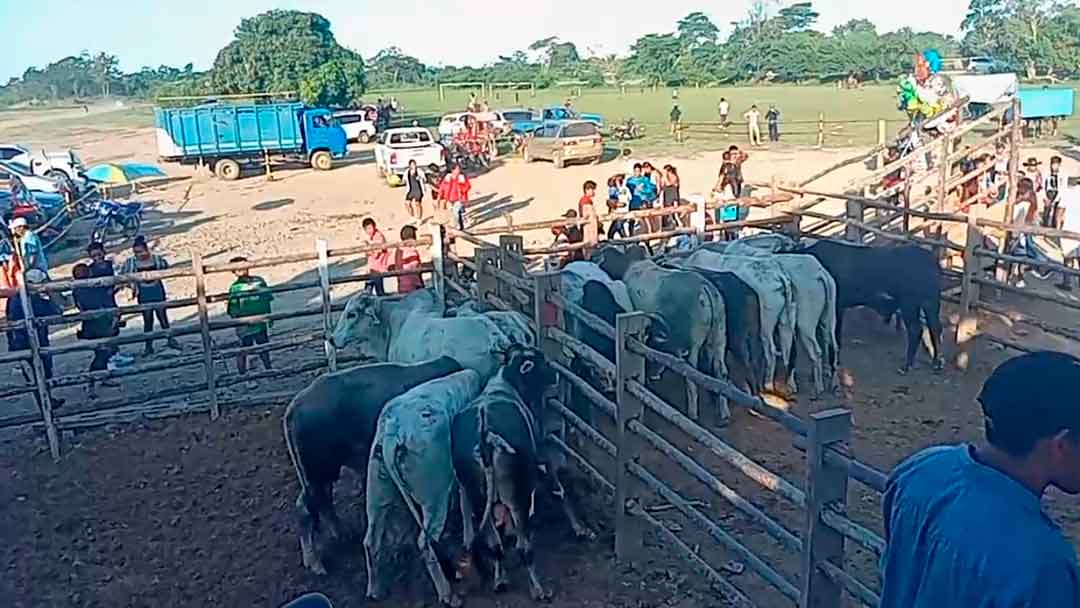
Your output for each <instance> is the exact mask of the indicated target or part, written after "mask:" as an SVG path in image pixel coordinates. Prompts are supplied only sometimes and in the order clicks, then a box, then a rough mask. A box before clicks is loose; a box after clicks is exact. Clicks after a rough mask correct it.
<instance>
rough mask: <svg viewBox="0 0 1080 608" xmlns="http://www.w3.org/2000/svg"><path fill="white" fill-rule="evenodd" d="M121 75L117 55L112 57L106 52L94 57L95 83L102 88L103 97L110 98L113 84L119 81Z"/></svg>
mask: <svg viewBox="0 0 1080 608" xmlns="http://www.w3.org/2000/svg"><path fill="white" fill-rule="evenodd" d="M121 76H122V74H121V73H120V60H119V59H117V58H116V55H110V54H108V53H106V52H104V51H102V52H100V53H98V54H97V55H94V59H93V78H94V82H96V83H97V84H98V86H100V87H101V96H102V97H108V96H109V92H110V90H111V87H112V84H113V82H115V81H116V80H118V79H119V78H120V77H121Z"/></svg>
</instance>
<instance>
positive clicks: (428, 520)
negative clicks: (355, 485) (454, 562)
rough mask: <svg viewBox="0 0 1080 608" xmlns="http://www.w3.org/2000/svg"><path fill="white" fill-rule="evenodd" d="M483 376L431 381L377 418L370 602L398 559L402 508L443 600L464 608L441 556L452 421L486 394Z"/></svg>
mask: <svg viewBox="0 0 1080 608" xmlns="http://www.w3.org/2000/svg"><path fill="white" fill-rule="evenodd" d="M480 389H481V379H480V375H479V374H478V373H477V372H476V371H474V370H471V369H467V370H464V371H460V372H457V373H455V374H452V375H449V376H446V377H444V378H439V379H437V380H432V381H431V382H428V383H426V384H421V385H420V386H418V387H416V388H414V389H412V390H410V391H409V392H407V393H405V394H404V395H401V396H400V397H397V398H395V399H393V400H392V401H390V403H388V404H386V408H385V409H384V410H383V412H382V414H381V415H380V416H379V424H378V430H377V431H376V433H375V441H374V443H373V444H372V446H371V458H370V459H369V460H368V475H367V519H368V528H367V533H366V534H365V535H364V552H365V554H366V556H367V571H368V589H367V596H368V598H370V599H382V598H384V597H385V596H386V588H387V586H386V579H387V575H388V572H387V567H386V566H387V565H388V562H389V559H390V558H391V557H393V555H394V553H395V552H394V550H393V549H394V548H395V547H394V546H393V545H394V543H393V541H392V538H391V534H390V530H391V528H392V526H391V521H390V518H391V514H392V513H393V512H394V510H395V507H396V506H398V505H400V504H401V503H402V502H404V503H405V506H406V507H407V508H408V510H409V512H410V513H411V514H412V516H413V518H414V519H415V520H416V523H417V525H418V526H419V527H420V534H419V537H418V538H417V546H418V547H419V549H420V556H421V559H423V561H424V565H425V566H426V568H427V571H428V574H429V575H430V576H431V580H432V582H433V583H434V584H435V590H436V592H437V593H438V596H439V601H440V602H442V603H443V604H446V605H449V606H460V605H461V598H460V597H458V596H457V595H456V594H455V593H454V592H453V590H452V589H451V587H450V581H449V580H447V578H446V574H445V573H444V571H443V569H442V566H441V562H443V561H444V560H445V558H446V557H447V556H446V555H445V554H440V552H439V551H438V547H439V545H438V543H439V540H440V538H441V537H442V534H443V531H444V530H445V528H446V521H447V517H448V515H449V510H450V499H451V496H452V493H453V491H454V487H455V480H454V469H453V465H452V463H451V458H452V457H451V451H450V423H451V421H452V420H453V418H454V416H455V415H457V413H458V412H460V411H462V410H464V409H465V408H466V407H468V405H469V404H470V403H471V402H472V401H473V400H474V399H475V398H476V397H477V395H479V394H480Z"/></svg>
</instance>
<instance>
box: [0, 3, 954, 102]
mask: <svg viewBox="0 0 1080 608" xmlns="http://www.w3.org/2000/svg"><path fill="white" fill-rule="evenodd" d="M784 4H787V3H784ZM749 5H750V0H732V1H729V2H709V3H706V2H702V1H701V0H696V1H691V0H664V1H663V2H625V0H592V1H591V2H581V1H579V0H547V1H546V2H537V1H535V0H534V1H531V2H511V1H510V0H466V1H464V2H461V1H453V2H452V1H450V0H384V1H381V2H380V1H376V2H372V1H370V0H310V1H308V2H301V1H295V0H293V1H290V0H279V1H277V2H265V1H261V2H257V1H254V0H214V1H207V0H188V1H181V2H162V1H160V0H124V1H121V0H42V1H40V2H37V1H28V0H0V40H3V41H4V43H5V44H4V52H3V53H2V54H0V83H3V82H7V79H8V78H9V77H11V76H15V75H19V74H22V73H23V71H24V70H26V68H28V67H30V66H32V65H33V66H41V65H44V64H46V63H49V62H51V61H55V60H57V59H60V58H63V57H65V56H67V55H72V54H77V53H79V52H80V51H81V50H83V49H86V50H89V51H91V52H95V51H100V50H104V51H107V52H110V53H114V54H116V55H118V56H119V58H120V62H121V68H122V69H123V70H125V71H130V70H136V69H138V68H139V67H141V66H143V65H151V66H157V65H160V64H168V65H175V66H181V65H184V64H186V63H188V62H191V63H194V64H195V67H196V68H197V69H206V68H208V67H210V65H211V64H212V63H213V61H214V56H215V55H216V53H217V51H218V49H220V48H221V47H222V46H224V45H225V44H227V43H228V42H229V40H231V39H232V32H233V29H234V28H235V27H236V25H237V24H239V23H240V19H241V18H243V17H246V16H251V15H255V14H257V13H260V12H263V11H266V10H269V9H271V8H293V9H301V10H307V11H315V12H318V13H321V14H322V15H323V16H325V17H326V18H328V19H329V20H330V22H331V24H332V26H333V31H334V34H335V35H336V36H337V39H338V41H339V42H341V43H342V44H344V45H345V46H348V47H350V48H353V49H355V50H357V51H360V52H361V53H363V54H364V55H365V56H369V55H371V54H373V53H374V52H375V51H377V50H379V49H380V48H384V47H386V46H391V45H395V46H398V47H401V48H402V49H403V50H404V51H405V52H407V53H409V54H412V55H415V56H417V57H419V58H420V59H422V60H424V61H426V62H429V63H438V64H454V65H462V64H477V65H478V64H483V63H486V62H489V61H492V60H494V59H495V57H496V56H497V55H499V54H509V53H511V52H513V51H514V50H516V49H521V48H524V47H526V46H528V45H529V43H531V42H532V41H534V40H537V39H539V38H544V37H547V36H559V37H560V38H561V39H563V40H567V41H570V42H573V43H575V44H577V45H578V48H579V49H580V50H581V52H582V53H586V52H587V50H588V49H593V50H594V51H596V52H603V53H609V52H619V53H622V52H625V51H626V49H627V48H628V47H629V45H630V44H631V43H632V42H633V41H634V40H635V39H637V38H638V37H639V36H641V35H643V34H646V33H651V32H663V31H671V30H672V29H674V25H675V22H676V21H677V20H678V19H679V18H680V17H682V16H684V15H686V14H687V13H689V12H691V11H694V10H703V9H705V12H706V14H708V15H709V16H710V17H712V19H713V21H714V22H715V23H716V24H717V25H719V26H720V27H721V29H722V30H723V31H724V32H725V33H726V32H727V31H729V30H730V26H729V23H730V22H732V21H735V20H738V19H741V18H742V17H743V16H744V15H745V14H746V10H747V7H748V6H749ZM777 5H779V3H777ZM511 6H512V7H514V8H513V9H511V8H510V7H511ZM631 6H634V7H637V6H647V7H649V8H648V12H647V13H644V14H642V13H640V12H638V11H637V9H636V8H635V9H633V10H634V11H635V12H637V13H638V14H636V15H630V14H628V13H629V12H630V10H631V9H630V8H629V7H631ZM814 6H815V8H816V9H817V11H818V12H819V13H821V19H820V23H819V26H818V27H819V28H820V29H823V30H827V29H830V28H832V26H834V25H836V24H838V23H843V22H845V21H847V20H848V19H850V18H853V17H867V18H869V19H870V20H871V21H873V22H874V23H875V24H877V26H878V28H879V29H880V30H883V31H884V30H892V29H897V28H900V27H904V26H909V27H911V28H913V29H916V30H934V31H940V32H944V33H956V32H957V30H958V29H959V26H960V21H961V20H962V19H963V16H964V13H965V12H966V9H967V0H881V1H875V2H853V1H852V0H816V1H815V2H814ZM465 7H468V8H465ZM500 15H503V16H505V17H504V18H505V20H506V25H505V26H502V27H498V26H495V25H494V23H495V22H497V20H498V18H499V16H500ZM43 17H44V18H43ZM485 22H487V24H486V25H485ZM443 32H452V33H450V34H444V33H443ZM463 32H475V33H476V34H475V35H468V34H465V35H463V34H462V33H463Z"/></svg>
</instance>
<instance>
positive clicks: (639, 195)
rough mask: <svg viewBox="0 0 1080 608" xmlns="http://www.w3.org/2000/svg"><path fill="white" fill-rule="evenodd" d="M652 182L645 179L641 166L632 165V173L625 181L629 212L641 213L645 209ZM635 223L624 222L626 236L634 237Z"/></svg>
mask: <svg viewBox="0 0 1080 608" xmlns="http://www.w3.org/2000/svg"><path fill="white" fill-rule="evenodd" d="M650 184H652V180H650V179H649V178H647V177H645V176H644V174H643V173H642V170H641V164H640V163H635V164H634V173H633V175H631V176H630V177H629V178H628V179H627V180H626V187H627V188H628V189H629V190H630V204H629V209H630V211H641V210H642V209H645V208H647V206H648V200H647V199H646V197H647V196H648V189H649V188H650V187H651V186H650ZM635 226H636V222H635V221H634V219H632V218H631V219H627V220H626V231H627V233H628V236H634V228H635Z"/></svg>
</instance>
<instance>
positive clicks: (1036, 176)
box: [1024, 157, 1044, 206]
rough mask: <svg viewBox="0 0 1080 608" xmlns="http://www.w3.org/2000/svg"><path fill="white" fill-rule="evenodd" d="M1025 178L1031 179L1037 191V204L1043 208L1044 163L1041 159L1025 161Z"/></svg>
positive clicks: (1033, 158) (1032, 158)
mask: <svg viewBox="0 0 1080 608" xmlns="http://www.w3.org/2000/svg"><path fill="white" fill-rule="evenodd" d="M1024 176H1025V177H1028V178H1030V179H1031V185H1032V186H1033V187H1034V189H1035V201H1036V204H1037V205H1039V206H1042V205H1043V186H1044V180H1043V175H1042V163H1041V162H1039V159H1037V158H1035V157H1031V158H1028V159H1027V160H1026V161H1024Z"/></svg>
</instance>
